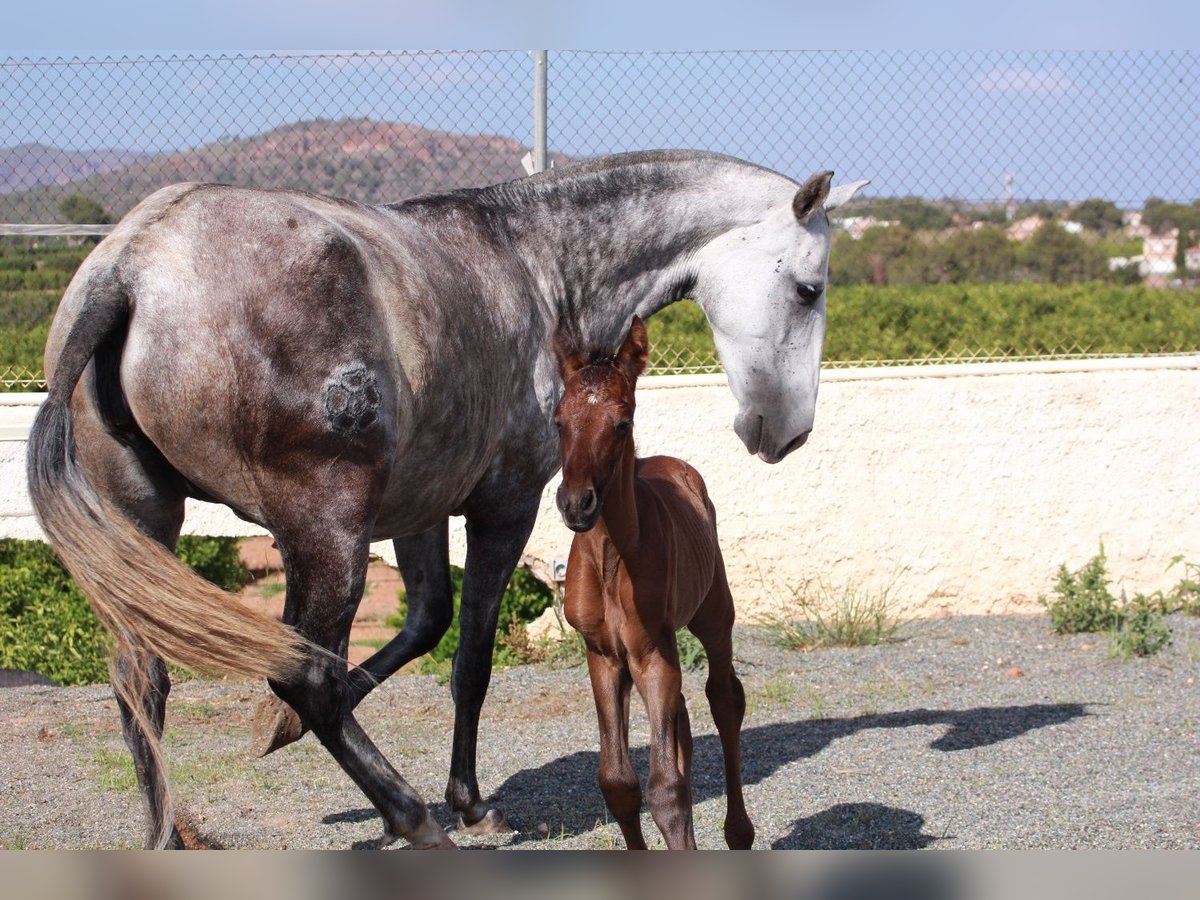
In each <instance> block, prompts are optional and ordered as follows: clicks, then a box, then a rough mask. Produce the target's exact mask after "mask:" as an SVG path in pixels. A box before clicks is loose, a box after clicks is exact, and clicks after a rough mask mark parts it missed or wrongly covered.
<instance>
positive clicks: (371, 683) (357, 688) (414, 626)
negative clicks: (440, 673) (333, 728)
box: [254, 521, 454, 756]
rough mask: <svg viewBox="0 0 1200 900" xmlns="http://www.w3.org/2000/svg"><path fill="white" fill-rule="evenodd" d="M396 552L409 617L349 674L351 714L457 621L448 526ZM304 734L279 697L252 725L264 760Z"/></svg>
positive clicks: (398, 543)
mask: <svg viewBox="0 0 1200 900" xmlns="http://www.w3.org/2000/svg"><path fill="white" fill-rule="evenodd" d="M392 546H394V547H395V548H396V563H397V566H398V567H399V569H400V575H401V577H402V578H403V579H404V589H405V591H406V592H407V594H408V613H407V615H406V616H405V618H404V628H403V629H402V630H401V631H400V633H399V634H398V635H396V636H395V637H394V638H392V639H391V640H390V641H388V643H387V644H386V645H384V647H382V648H381V649H380V650H379V651H378V652H376V653H375V654H374V655H372V656H371V657H370V659H368V660H367V661H366V662H365V663H363V664H362V665H361V666H358V667H357V668H355V669H352V670H351V672H350V676H349V678H350V686H349V695H348V696H349V702H350V707H351V709H353V708H354V707H356V706H358V704H359V703H361V702H362V700H363V698H364V697H366V696H367V694H369V693H370V692H371V691H372V690H374V689H375V687H376V685H378V684H379V683H380V682H381V681H383V680H384V679H386V678H388V677H389V676H391V675H393V674H395V673H396V672H397V671H399V669H400V668H401V667H402V666H404V665H405V664H406V663H408V662H409V661H410V660H414V659H416V658H417V657H418V656H421V655H423V654H425V653H428V652H429V651H430V650H432V649H433V648H434V647H436V646H437V642H438V641H440V640H441V639H442V635H444V634H445V633H446V630H447V629H448V628H449V627H450V622H451V619H452V618H453V615H454V603H453V596H452V591H451V585H450V550H449V537H448V534H447V522H446V521H443V522H442V523H441V524H440V525H436V526H434V527H433V528H431V529H430V530H429V531H426V532H422V533H421V534H418V535H413V536H412V537H407V538H397V539H396V540H394V541H393V542H392ZM305 731H306V729H305V728H304V727H303V725H301V724H300V719H299V717H298V716H297V715H296V713H295V711H293V710H292V708H291V707H290V706H288V705H287V704H286V703H284V702H283V701H282V700H280V699H279V698H277V697H270V698H267V699H266V700H264V701H263V702H262V703H261V704H260V706H259V711H258V713H257V714H256V715H255V719H254V747H255V750H256V752H257V754H258V755H259V756H265V755H266V754H268V753H271V752H273V751H275V750H278V749H279V748H280V747H283V746H286V745H287V744H290V743H292V742H293V741H295V740H297V739H298V738H300V736H301V735H303V734H304V733H305Z"/></svg>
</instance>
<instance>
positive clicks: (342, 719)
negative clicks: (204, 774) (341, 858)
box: [271, 485, 450, 847]
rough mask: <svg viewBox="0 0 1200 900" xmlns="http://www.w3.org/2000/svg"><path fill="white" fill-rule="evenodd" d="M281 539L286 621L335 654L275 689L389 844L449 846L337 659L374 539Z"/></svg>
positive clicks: (313, 525)
mask: <svg viewBox="0 0 1200 900" xmlns="http://www.w3.org/2000/svg"><path fill="white" fill-rule="evenodd" d="M343 487H345V488H347V490H348V486H347V485H343ZM343 513H344V511H343ZM347 518H348V519H349V520H354V519H355V518H356V516H354V515H348V516H347ZM276 538H277V539H278V541H279V546H280V551H281V553H282V555H283V559H284V569H285V574H286V578H287V601H286V605H285V608H284V618H285V620H286V621H287V622H289V623H290V624H293V625H295V627H296V628H297V630H298V631H299V632H300V633H301V634H302V635H304V636H305V637H306V638H308V639H309V640H310V641H312V642H313V643H314V644H315V645H316V646H317V647H320V648H324V649H325V650H327V651H331V652H330V653H328V654H325V653H321V652H319V651H316V650H314V651H312V652H311V653H310V654H309V657H308V659H307V660H306V662H305V664H304V666H303V667H302V669H301V670H300V671H299V672H297V673H296V674H295V675H294V676H293V677H292V678H290V679H289V680H288V681H286V682H272V683H271V687H272V688H273V689H274V690H275V692H276V693H277V694H278V695H279V696H280V697H281V698H282V699H283V700H284V701H285V702H286V703H288V704H289V705H290V706H291V707H292V708H293V709H294V710H295V711H296V712H297V713H299V715H300V718H301V720H302V721H303V723H304V724H305V725H306V726H307V727H308V728H309V729H311V730H312V732H313V734H315V735H316V736H317V739H318V740H320V741H321V743H322V744H323V745H324V746H325V748H326V749H327V750H329V752H330V754H332V756H333V758H334V759H336V760H337V762H338V764H339V765H340V766H341V767H342V768H343V769H344V770H345V771H346V774H348V775H349V776H350V777H351V778H352V779H353V780H354V782H355V783H356V784H357V785H358V786H359V788H361V789H362V791H363V793H364V794H365V795H366V796H367V798H368V799H369V800H370V801H371V803H373V804H374V805H375V808H376V809H378V810H379V812H380V814H381V815H382V816H383V819H384V823H385V839H390V840H395V839H396V838H398V837H404V838H406V839H407V840H408V841H409V842H410V843H412V844H413V845H414V846H417V847H437V846H449V845H450V840H449V838H447V837H446V835H445V832H443V831H442V829H441V828H440V827H438V825H437V823H436V822H434V820H433V818H432V817H431V816H430V815H429V810H428V809H427V808H426V806H425V803H424V802H423V801H422V800H421V798H420V796H418V795H417V793H416V791H414V790H413V789H412V787H410V786H409V784H408V783H407V782H406V781H405V780H404V779H403V778H402V777H401V776H400V774H399V773H398V772H397V771H396V770H395V769H394V768H393V767H392V766H391V764H390V763H389V762H388V761H387V759H386V758H385V757H384V755H383V754H382V753H381V752H380V751H379V749H378V748H377V747H376V746H375V745H374V743H372V742H371V739H370V738H369V737H367V735H366V732H364V731H363V730H362V727H361V726H360V725H359V724H358V722H357V720H356V719H355V718H354V715H353V713H352V708H353V704H352V703H351V696H350V689H349V685H348V683H347V679H346V664H345V661H344V660H341V659H338V658H336V657H335V656H333V655H332V651H335V650H337V649H338V648H340V647H343V646H345V641H346V638H347V636H348V634H349V632H350V624H351V622H352V621H353V619H354V611H355V609H356V608H357V607H358V602H359V600H360V598H361V597H362V591H363V586H364V583H365V580H366V571H367V559H368V552H369V543H368V536H367V534H366V533H365V531H363V532H361V533H358V534H351V533H348V532H347V531H346V530H345V529H344V528H342V527H340V526H339V524H338V523H335V522H328V521H326V522H314V521H311V520H310V521H308V522H306V523H305V525H304V526H303V527H302V528H297V529H294V530H289V529H280V530H278V531H277V533H276Z"/></svg>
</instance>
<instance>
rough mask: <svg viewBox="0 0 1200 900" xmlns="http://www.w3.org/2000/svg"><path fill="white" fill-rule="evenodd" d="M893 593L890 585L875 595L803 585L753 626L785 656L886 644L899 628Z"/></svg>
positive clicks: (852, 589)
mask: <svg viewBox="0 0 1200 900" xmlns="http://www.w3.org/2000/svg"><path fill="white" fill-rule="evenodd" d="M894 587H895V581H894V580H893V581H892V582H891V583H889V584H888V585H887V586H885V587H884V588H883V589H882V590H879V591H869V590H866V589H864V588H859V587H857V586H854V585H847V586H845V587H842V588H834V587H832V586H830V585H828V584H826V583H825V582H824V581H810V582H806V583H805V584H804V585H803V586H801V587H800V588H799V589H798V590H795V591H793V592H792V597H791V599H790V600H789V601H788V602H787V603H785V605H784V610H783V612H781V613H772V614H768V615H764V616H761V617H760V618H759V622H760V624H762V625H763V626H764V627H765V628H766V629H767V631H768V633H769V634H770V635H771V636H772V638H773V639H774V640H775V641H776V642H777V643H778V644H779V645H780V646H782V647H786V648H787V649H789V650H811V649H814V648H817V647H868V646H874V645H876V644H883V643H887V642H888V641H892V640H895V637H896V629H897V628H898V627H899V620H898V618H897V616H896V612H895V598H894V597H893V590H894Z"/></svg>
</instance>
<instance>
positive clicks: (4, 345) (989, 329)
mask: <svg viewBox="0 0 1200 900" xmlns="http://www.w3.org/2000/svg"><path fill="white" fill-rule="evenodd" d="M0 300H3V301H4V302H0V371H2V370H4V369H5V368H6V367H8V366H17V367H23V368H27V369H29V370H31V371H34V372H40V371H41V368H42V353H43V350H44V348H45V344H46V336H47V334H48V332H49V319H50V316H51V315H52V314H53V310H54V308H55V306H56V304H57V302H58V297H57V295H56V294H55V292H53V291H24V292H19V293H14V294H6V295H0ZM828 316H829V325H828V328H827V331H826V336H825V359H826V360H827V361H829V362H848V361H853V360H884V359H900V360H903V359H913V358H917V359H919V358H924V357H928V356H939V355H978V354H987V355H1019V356H1033V355H1039V354H1046V353H1056V352H1090V353H1114V354H1119V353H1147V352H1151V353H1157V352H1181V351H1189V352H1195V351H1198V350H1200V290H1194V289H1193V290H1182V291H1174V290H1172V291H1162V290H1151V289H1147V288H1144V287H1141V286H1130V287H1122V286H1119V285H1112V284H1100V283H1087V284H1069V285H1052V284H1034V283H1028V282H1026V283H1017V284H999V283H997V284H941V285H888V286H884V287H875V286H871V285H835V286H833V287H831V288H830V291H829V307H828ZM649 328H650V347H651V362H652V365H653V366H654V368H655V369H658V370H662V369H669V368H670V367H672V366H674V365H677V364H683V365H689V366H717V365H718V360H717V356H716V351H715V349H714V348H713V342H712V335H711V332H710V331H709V327H708V323H707V322H706V321H705V320H704V314H703V313H702V312H701V311H700V309H699V307H697V306H696V305H695V304H693V303H690V302H688V301H684V302H681V303H676V304H674V305H672V306H670V307H668V308H667V309H665V310H663V311H662V312H661V313H659V314H658V315H656V316H654V317H653V318H652V319H651V320H650V322H649ZM18 389H19V388H18Z"/></svg>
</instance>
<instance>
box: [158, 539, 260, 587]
mask: <svg viewBox="0 0 1200 900" xmlns="http://www.w3.org/2000/svg"><path fill="white" fill-rule="evenodd" d="M240 543H241V541H240V540H239V539H238V538H235V537H199V536H195V535H188V534H185V535H183V536H182V537H180V538H179V543H178V544H177V545H176V547H175V555H176V556H178V557H179V558H180V560H182V561H183V562H184V564H185V565H189V566H191V567H192V568H193V569H195V570H196V574H198V575H199V576H200V577H201V578H207V579H208V580H209V581H211V582H212V583H213V584H215V585H216V586H217V587H219V588H221V589H222V590H225V591H231V592H237V591H240V590H241V589H242V588H243V587H245V586H246V582H247V581H249V580H250V572H249V571H248V570H247V569H246V567H245V566H243V565H242V560H241V557H240V556H238V545H239V544H240Z"/></svg>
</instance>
